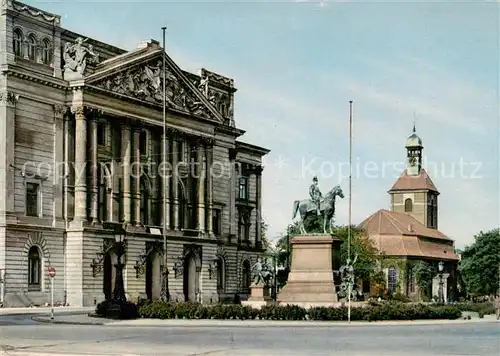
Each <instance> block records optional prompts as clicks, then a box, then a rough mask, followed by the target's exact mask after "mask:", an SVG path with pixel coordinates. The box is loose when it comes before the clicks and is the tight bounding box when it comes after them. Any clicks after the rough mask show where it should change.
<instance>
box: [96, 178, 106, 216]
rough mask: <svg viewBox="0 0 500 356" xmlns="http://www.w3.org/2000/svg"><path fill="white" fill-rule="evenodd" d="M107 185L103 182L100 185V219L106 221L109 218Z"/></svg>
mask: <svg viewBox="0 0 500 356" xmlns="http://www.w3.org/2000/svg"><path fill="white" fill-rule="evenodd" d="M106 193H107V192H106V186H105V185H104V184H101V185H100V186H99V193H98V194H99V207H98V209H99V220H100V221H106V220H107V209H106V208H107V206H106V205H107V204H106V202H107V194H106Z"/></svg>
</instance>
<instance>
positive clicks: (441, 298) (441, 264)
mask: <svg viewBox="0 0 500 356" xmlns="http://www.w3.org/2000/svg"><path fill="white" fill-rule="evenodd" d="M443 270H444V262H443V261H440V262H439V263H438V271H439V303H441V304H444V290H443Z"/></svg>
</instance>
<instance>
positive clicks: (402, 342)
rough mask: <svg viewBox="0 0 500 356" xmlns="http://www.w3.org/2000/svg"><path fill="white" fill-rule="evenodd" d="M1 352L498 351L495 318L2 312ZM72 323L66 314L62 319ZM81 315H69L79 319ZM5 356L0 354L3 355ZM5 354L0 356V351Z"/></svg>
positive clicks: (494, 355)
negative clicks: (101, 317) (53, 317)
mask: <svg viewBox="0 0 500 356" xmlns="http://www.w3.org/2000/svg"><path fill="white" fill-rule="evenodd" d="M1 318H2V320H3V323H2V325H1V326H0V340H1V344H2V350H3V354H5V355H9V356H16V355H17V356H21V355H26V356H27V355H40V356H41V355H49V354H50V355H52V356H57V355H61V356H62V355H65V354H66V355H67V354H69V355H81V354H86V355H166V356H174V355H175V356H195V355H213V356H222V355H231V356H234V355H279V356H285V355H287V356H288V355H290V356H293V355H348V356H354V355H356V356H369V355H370V356H372V355H384V356H386V355H387V356H391V355H398V356H405V355H408V356H409V355H415V356H417V355H418V356H425V355H475V356H476V355H477V356H479V355H485V356H486V355H488V356H498V354H499V350H500V323H498V322H495V321H493V320H490V321H487V320H486V321H467V322H456V323H451V322H439V321H438V322H432V321H431V322H416V323H412V322H392V323H373V324H371V325H370V324H368V323H362V324H359V323H352V324H351V325H347V324H346V323H308V324H307V323H295V324H294V323H292V322H283V324H281V325H280V324H279V323H280V322H258V321H254V322H241V323H238V322H235V321H233V322H225V321H179V322H175V321H163V322H161V321H155V322H154V324H153V322H152V321H148V320H139V321H133V322H116V323H114V324H108V325H68V324H45V323H37V322H35V321H33V320H31V318H30V317H29V316H3V317H1ZM60 320H65V321H71V317H70V316H67V317H65V318H62V317H61V318H60ZM77 320H78V316H75V317H74V318H73V321H77ZM0 354H2V353H0ZM3 354H2V355H3Z"/></svg>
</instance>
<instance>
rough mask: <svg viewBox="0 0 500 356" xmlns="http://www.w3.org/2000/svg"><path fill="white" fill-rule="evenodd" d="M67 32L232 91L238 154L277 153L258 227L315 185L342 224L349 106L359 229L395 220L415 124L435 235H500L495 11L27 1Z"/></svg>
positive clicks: (278, 227)
mask: <svg viewBox="0 0 500 356" xmlns="http://www.w3.org/2000/svg"><path fill="white" fill-rule="evenodd" d="M26 2H27V3H29V4H32V5H34V6H36V7H38V8H41V9H44V10H47V11H50V12H54V13H57V14H60V15H61V19H62V26H63V27H65V28H67V29H70V30H72V31H75V32H78V33H81V34H83V35H85V36H88V37H91V38H95V39H98V40H101V41H104V42H108V43H111V44H114V45H116V46H119V47H122V48H125V49H129V50H132V49H134V48H135V47H136V46H137V44H138V43H139V42H141V41H142V40H146V39H151V38H154V39H157V40H161V27H162V26H167V27H168V33H167V53H168V54H169V55H170V57H171V58H172V59H173V60H174V61H176V62H177V63H178V64H179V65H180V66H181V67H182V68H183V69H185V70H189V71H193V72H197V70H198V69H199V68H201V67H204V68H206V69H208V70H212V71H215V72H217V73H220V74H223V75H225V76H228V77H231V78H234V80H235V86H236V87H237V88H238V91H237V93H236V104H235V120H236V124H237V126H238V127H240V128H243V129H245V130H247V133H246V134H245V136H244V137H243V138H242V140H243V141H246V142H249V143H252V144H257V145H261V146H263V147H266V148H269V149H271V150H272V152H271V153H270V154H269V155H268V156H267V157H266V158H265V161H264V163H265V165H266V167H265V169H264V175H263V209H264V212H263V216H264V218H265V220H266V221H267V222H268V224H269V225H270V227H269V235H270V237H275V236H279V235H281V234H282V232H283V231H284V230H285V229H286V226H287V225H288V224H289V223H291V212H292V203H293V201H294V200H296V199H306V198H307V196H308V187H309V184H310V182H311V178H312V176H313V175H318V177H319V183H320V187H321V188H322V190H323V191H325V192H326V191H327V190H329V189H330V188H331V187H333V186H334V185H335V184H341V186H342V188H343V189H344V193H345V194H346V199H343V200H341V201H339V202H338V203H337V223H339V224H345V223H347V216H348V200H347V193H348V182H347V178H346V177H347V162H348V113H349V111H348V109H349V100H353V101H354V142H353V157H354V158H353V163H354V176H353V222H354V223H359V222H361V221H362V220H363V219H364V218H366V217H367V216H368V215H370V214H371V213H373V212H375V211H376V210H378V209H381V208H389V195H388V194H387V190H389V189H390V187H391V186H392V184H393V183H394V181H395V180H396V179H397V177H398V176H399V174H400V173H401V171H402V170H403V168H404V166H403V164H404V160H405V155H406V151H405V148H404V144H405V140H406V137H407V136H408V135H409V134H410V133H411V129H412V126H413V121H414V119H415V118H416V127H417V133H418V134H419V135H420V136H421V138H422V140H423V143H424V156H425V157H426V161H427V162H426V168H427V169H428V171H429V174H430V175H431V177H432V179H433V181H434V183H435V185H436V186H437V188H438V189H439V190H440V192H441V195H440V197H439V229H440V230H441V231H442V232H443V233H445V234H446V235H448V236H449V237H451V238H453V239H454V240H456V246H457V247H459V248H461V247H463V246H464V245H465V244H469V243H471V242H472V241H473V235H474V234H475V233H478V232H479V231H480V230H489V229H492V228H495V227H498V225H499V219H500V214H499V200H500V192H499V137H500V130H499V99H498V92H499V58H498V57H499V16H500V13H499V4H498V3H497V2H493V1H490V2H481V1H474V2H473V1H469V2H460V3H459V2H451V1H439V2H435V1H432V2H423V1H419V2H401V1H400V2H369V1H359V2H356V1H344V2H333V1H324V2H320V1H272V2H271V1H244V2H243V1H234V2H229V1H182V2H181V1H176V2H174V1H149V2H141V3H140V2H130V1H126V2H123V1H108V2H85V1H78V2H72V1H64V2H46V1H26Z"/></svg>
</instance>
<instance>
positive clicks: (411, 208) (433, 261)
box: [360, 127, 459, 300]
mask: <svg viewBox="0 0 500 356" xmlns="http://www.w3.org/2000/svg"><path fill="white" fill-rule="evenodd" d="M422 151H423V145H422V140H421V139H420V137H419V136H418V135H417V134H416V132H415V127H414V128H413V133H412V134H411V135H410V136H409V137H408V138H407V141H406V152H407V157H406V160H407V168H406V169H405V170H404V171H403V173H402V174H401V176H400V177H399V178H398V179H397V181H396V182H395V183H394V185H393V186H392V188H391V189H390V190H389V194H390V196H391V209H390V210H385V209H381V210H379V211H377V212H375V213H374V214H372V215H371V216H369V217H368V218H366V219H365V220H364V221H363V222H362V223H361V224H360V227H361V228H362V229H364V230H365V231H366V232H367V233H368V234H369V236H370V237H371V239H372V240H373V242H374V243H375V246H376V247H377V248H378V249H379V251H380V252H381V253H382V255H383V266H382V267H383V270H384V272H385V280H386V285H385V289H386V290H387V291H389V292H391V293H392V294H396V293H400V294H403V295H405V296H407V297H410V298H412V299H415V300H421V299H422V298H423V297H424V296H427V297H429V298H435V297H437V296H439V294H440V293H441V292H442V293H443V297H444V300H453V299H455V298H456V294H457V267H458V261H459V257H458V255H457V254H456V252H455V247H454V241H453V240H452V239H450V238H449V237H447V236H446V235H445V234H443V233H442V232H440V231H439V230H438V195H439V191H438V190H437V188H436V186H435V185H434V183H433V182H432V180H431V178H430V176H429V174H428V173H427V171H426V170H425V169H424V168H423V165H422V161H423V160H422ZM420 261H422V262H425V263H426V265H427V266H428V268H429V269H430V270H429V272H430V273H431V274H432V280H431V281H429V284H428V288H426V289H428V290H420V289H419V283H418V280H417V274H418V273H417V269H418V268H420V267H419V262H420ZM439 262H443V266H444V270H443V271H442V272H441V273H439V271H438V264H439ZM421 284H422V283H421ZM372 287H373V286H372ZM367 289H368V288H367ZM371 289H372V290H371V294H376V292H375V291H374V290H373V288H371ZM440 289H441V292H440Z"/></svg>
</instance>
